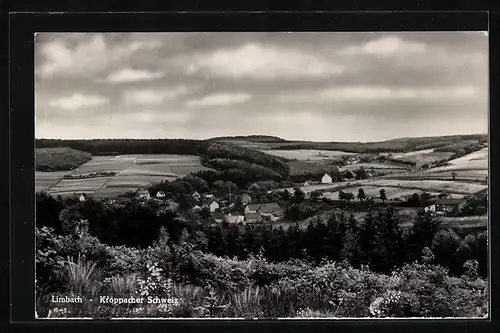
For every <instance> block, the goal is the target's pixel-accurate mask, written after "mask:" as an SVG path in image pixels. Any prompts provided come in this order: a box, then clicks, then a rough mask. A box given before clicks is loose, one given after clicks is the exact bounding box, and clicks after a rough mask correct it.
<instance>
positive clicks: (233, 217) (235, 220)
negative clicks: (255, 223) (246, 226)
mask: <svg viewBox="0 0 500 333" xmlns="http://www.w3.org/2000/svg"><path fill="white" fill-rule="evenodd" d="M244 220H245V216H243V215H228V216H227V222H229V223H238V222H243V221H244Z"/></svg>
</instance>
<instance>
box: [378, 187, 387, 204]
mask: <svg viewBox="0 0 500 333" xmlns="http://www.w3.org/2000/svg"><path fill="white" fill-rule="evenodd" d="M379 193H380V200H382V202H385V201H386V200H387V195H386V193H385V189H381V190H380V192H379Z"/></svg>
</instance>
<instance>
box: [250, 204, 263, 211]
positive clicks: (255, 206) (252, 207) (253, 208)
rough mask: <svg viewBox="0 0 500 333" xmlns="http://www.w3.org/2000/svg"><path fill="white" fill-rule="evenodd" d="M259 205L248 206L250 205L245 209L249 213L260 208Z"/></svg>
mask: <svg viewBox="0 0 500 333" xmlns="http://www.w3.org/2000/svg"><path fill="white" fill-rule="evenodd" d="M260 206H261V205H260V204H250V205H247V208H248V210H251V211H257V209H259V208H260Z"/></svg>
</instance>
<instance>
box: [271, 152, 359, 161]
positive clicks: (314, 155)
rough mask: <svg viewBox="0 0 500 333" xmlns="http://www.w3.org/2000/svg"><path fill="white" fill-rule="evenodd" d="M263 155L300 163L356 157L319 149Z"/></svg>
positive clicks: (347, 153) (346, 153) (345, 153)
mask: <svg viewBox="0 0 500 333" xmlns="http://www.w3.org/2000/svg"><path fill="white" fill-rule="evenodd" d="M262 152H263V153H266V154H269V155H273V156H278V157H283V158H286V159H290V160H292V159H295V160H299V161H304V160H327V159H335V158H337V157H340V156H344V155H354V153H349V152H345V151H339V150H319V149H294V150H273V149H269V150H262Z"/></svg>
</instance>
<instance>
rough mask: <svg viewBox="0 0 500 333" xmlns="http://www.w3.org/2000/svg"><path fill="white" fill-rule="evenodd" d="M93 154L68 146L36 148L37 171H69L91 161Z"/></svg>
mask: <svg viewBox="0 0 500 333" xmlns="http://www.w3.org/2000/svg"><path fill="white" fill-rule="evenodd" d="M91 158H92V154H91V153H88V152H84V151H80V150H76V149H72V148H68V147H54V148H37V149H35V169H36V171H67V170H73V169H74V168H77V167H79V166H80V165H82V164H83V163H85V162H87V161H89V160H90V159H91Z"/></svg>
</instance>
